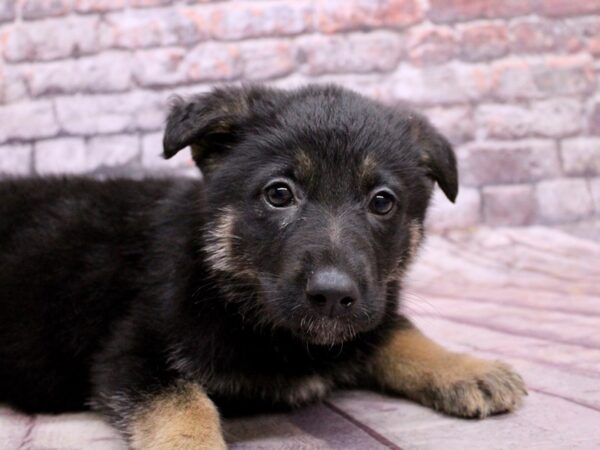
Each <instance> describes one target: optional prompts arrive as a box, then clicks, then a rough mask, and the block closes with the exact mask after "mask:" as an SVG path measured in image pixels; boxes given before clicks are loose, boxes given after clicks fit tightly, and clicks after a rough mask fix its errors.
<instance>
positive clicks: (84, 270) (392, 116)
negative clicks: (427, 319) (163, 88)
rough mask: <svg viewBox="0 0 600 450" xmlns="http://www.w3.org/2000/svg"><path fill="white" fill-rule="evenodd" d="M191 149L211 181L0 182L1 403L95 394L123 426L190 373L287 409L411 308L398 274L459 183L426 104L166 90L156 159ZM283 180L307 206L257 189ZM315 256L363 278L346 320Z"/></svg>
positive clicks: (344, 369)
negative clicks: (318, 293)
mask: <svg viewBox="0 0 600 450" xmlns="http://www.w3.org/2000/svg"><path fill="white" fill-rule="evenodd" d="M188 145H190V146H192V151H193V155H194V159H195V161H196V162H197V164H198V165H199V166H200V168H202V169H203V172H204V175H205V181H204V182H200V181H196V180H182V179H171V180H157V179H146V180H142V181H131V180H124V179H119V180H108V181H95V180H90V179H81V178H48V179H13V180H5V181H3V182H0V401H8V402H9V403H11V404H12V405H14V406H16V407H18V408H21V409H23V410H25V411H28V412H40V411H44V412H47V411H50V412H59V411H64V410H77V409H81V408H84V407H87V406H91V407H93V408H94V409H96V410H99V411H101V412H103V413H105V414H106V415H107V416H108V417H110V418H111V419H112V421H113V423H114V424H116V425H117V426H120V427H121V429H123V430H124V431H125V432H126V431H127V430H126V426H127V422H128V418H129V417H130V416H131V414H132V413H134V412H135V411H136V409H137V408H139V407H140V405H141V404H143V402H144V401H146V400H147V399H148V398H149V397H150V396H151V395H152V394H153V393H155V392H159V391H161V390H162V389H165V388H167V387H168V386H170V385H172V384H174V383H176V382H177V380H182V379H183V380H188V381H194V382H198V383H200V384H201V385H202V386H203V387H204V389H205V390H206V391H207V392H208V394H209V395H210V396H211V397H212V398H213V399H215V400H216V401H217V403H218V404H220V405H221V406H222V407H223V408H225V409H232V410H242V409H245V408H247V407H250V406H252V407H254V406H268V407H271V406H295V405H297V404H302V403H305V402H307V401H311V400H315V399H318V398H320V397H322V396H323V395H324V394H325V393H326V392H327V391H328V390H329V389H331V388H332V387H334V386H337V385H354V384H356V383H359V382H361V381H362V380H363V375H364V374H363V373H362V368H363V367H364V361H365V360H367V359H368V358H369V356H370V354H371V353H372V352H373V349H374V348H376V347H377V346H378V345H379V344H380V343H381V342H382V341H383V340H385V339H386V336H387V335H388V333H389V332H390V331H391V330H392V329H394V328H396V327H398V326H401V325H402V324H403V323H405V319H403V318H402V317H401V316H398V315H397V313H396V310H397V306H398V296H399V294H398V293H399V288H400V284H401V275H402V272H403V269H404V268H405V266H406V264H408V262H409V261H410V259H411V257H412V252H413V251H414V248H413V247H414V245H415V244H416V243H415V242H414V240H415V239H417V240H419V239H420V230H422V224H423V221H424V218H425V212H426V208H427V204H428V202H429V197H430V194H431V191H432V187H433V182H434V181H437V182H438V183H439V185H440V186H441V188H442V189H443V190H444V192H445V193H446V195H447V196H448V197H449V198H450V199H451V200H454V198H455V197H456V194H457V187H458V184H457V174H456V162H455V159H454V154H453V152H452V149H451V148H450V146H449V144H448V142H447V141H446V140H445V139H444V138H443V137H442V136H441V135H439V134H438V133H437V131H436V130H435V129H434V128H433V127H432V126H431V125H429V124H428V123H427V122H426V120H425V119H423V118H422V117H420V116H418V115H417V114H415V113H414V112H411V111H408V110H395V109H392V108H390V107H386V106H383V105H381V104H378V103H376V102H373V101H371V100H368V99H366V98H363V97H361V96H359V95H357V94H354V93H351V92H349V91H346V90H343V89H340V88H337V87H333V86H328V87H307V88H304V89H300V90H295V91H281V90H274V89H267V88H263V87H246V88H233V87H232V88H224V89H219V90H215V91H213V92H211V93H209V94H205V95H202V96H198V97H194V98H192V99H190V100H189V101H184V100H181V99H179V100H176V101H175V102H174V104H173V107H172V111H171V114H170V116H169V119H168V123H167V130H166V133H165V140H164V149H165V156H166V157H170V156H173V155H174V154H175V153H177V152H178V151H179V150H180V149H182V148H184V147H185V146H188ZM274 178H277V179H286V180H292V181H290V183H292V184H293V185H294V186H293V188H294V191H295V192H296V194H297V195H298V198H299V199H300V200H298V205H296V206H295V207H293V208H284V209H274V208H272V207H270V206H269V205H267V204H266V202H265V200H264V198H263V196H264V188H265V186H266V185H267V184H268V182H269V180H272V179H274ZM377 186H386V187H388V188H389V189H391V190H392V191H393V192H394V194H395V196H396V197H397V198H398V204H397V209H396V210H395V211H394V213H393V214H391V215H390V216H389V217H386V218H381V217H374V216H373V215H372V214H370V213H369V212H368V208H367V203H368V198H369V197H368V196H369V195H370V192H372V190H373V189H374V188H376V187H377ZM411 230H412V231H413V232H415V233H416V235H412V234H411ZM415 230H416V231H415ZM415 236H416V237H415ZM323 265H330V266H335V267H342V268H343V269H344V270H345V271H346V272H348V273H350V274H351V276H352V277H353V279H354V280H355V281H356V283H357V285H358V286H359V288H360V301H359V302H358V303H359V304H358V305H357V306H356V309H355V310H353V313H352V314H351V315H349V316H348V317H345V318H343V320H342V319H340V320H334V319H325V318H321V317H320V316H319V315H318V313H315V312H314V311H313V310H311V309H310V307H309V306H308V304H307V303H306V296H305V293H304V289H305V286H306V282H307V278H308V276H309V275H310V274H311V273H312V272H313V271H314V270H315V269H316V268H318V267H321V266H323Z"/></svg>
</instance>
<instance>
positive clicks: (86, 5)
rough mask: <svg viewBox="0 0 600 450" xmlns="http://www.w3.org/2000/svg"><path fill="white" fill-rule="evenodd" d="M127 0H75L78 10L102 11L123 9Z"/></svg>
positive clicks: (87, 11) (86, 11)
mask: <svg viewBox="0 0 600 450" xmlns="http://www.w3.org/2000/svg"><path fill="white" fill-rule="evenodd" d="M128 2H129V0H75V4H76V8H77V11H79V12H85V13H89V12H103V11H109V10H112V9H123V8H125V7H126V6H127V3H128Z"/></svg>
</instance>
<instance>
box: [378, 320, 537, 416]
mask: <svg viewBox="0 0 600 450" xmlns="http://www.w3.org/2000/svg"><path fill="white" fill-rule="evenodd" d="M370 374H371V376H372V377H374V378H375V382H376V383H377V384H378V385H379V386H381V387H383V388H384V389H385V390H390V391H393V392H397V393H399V394H402V395H404V396H406V397H408V398H410V399H412V400H415V401H417V402H419V403H421V404H423V405H426V406H430V407H432V408H434V409H436V410H438V411H442V412H444V413H446V414H451V415H455V416H460V417H477V418H483V417H486V416H489V415H490V414H495V413H502V412H508V411H512V410H514V409H515V408H517V407H518V406H519V404H520V403H521V399H522V397H523V396H524V395H527V391H526V389H525V385H524V383H523V380H522V379H521V377H520V376H519V375H518V374H516V373H515V372H513V370H512V369H511V368H510V367H509V366H507V365H506V364H504V363H501V362H498V361H486V360H482V359H478V358H474V357H472V356H469V355H465V354H459V353H452V352H449V351H447V350H445V349H444V348H443V347H441V346H440V345H438V344H436V343H435V342H433V341H432V340H430V339H428V338H427V337H425V336H424V335H423V334H421V332H420V331H419V330H417V329H416V328H415V327H414V326H413V325H412V324H410V323H409V322H408V321H406V322H405V323H404V324H403V325H402V327H399V328H398V329H397V330H396V331H395V333H394V334H393V336H392V337H391V339H390V340H389V341H388V342H387V343H386V344H385V345H384V346H383V347H382V348H380V349H379V351H378V352H377V353H376V355H375V357H374V359H373V361H372V364H371V366H370Z"/></svg>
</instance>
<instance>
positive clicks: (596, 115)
mask: <svg viewBox="0 0 600 450" xmlns="http://www.w3.org/2000/svg"><path fill="white" fill-rule="evenodd" d="M589 122H590V131H591V132H592V133H593V134H600V99H599V100H597V101H596V102H595V103H594V104H593V105H592V111H591V113H590V118H589Z"/></svg>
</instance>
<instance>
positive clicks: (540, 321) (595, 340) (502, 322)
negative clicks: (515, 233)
mask: <svg viewBox="0 0 600 450" xmlns="http://www.w3.org/2000/svg"><path fill="white" fill-rule="evenodd" d="M430 304H431V305H432V306H434V310H435V312H433V313H429V312H423V313H422V315H423V316H434V317H443V318H447V319H452V320H453V321H455V322H462V323H465V324H473V325H481V326H485V327H486V328H490V329H494V330H498V331H502V332H505V333H511V334H516V335H520V336H527V337H535V338H539V339H545V340H548V341H552V342H557V343H563V344H572V345H577V346H580V347H584V348H600V333H599V332H598V330H599V327H600V320H599V318H598V317H596V316H585V315H574V314H568V313H563V312H556V311H545V310H525V309H522V308H516V307H513V306H508V305H498V304H492V303H477V302H469V301H464V300H456V299H448V298H446V299H440V298H438V299H431V300H430Z"/></svg>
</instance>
